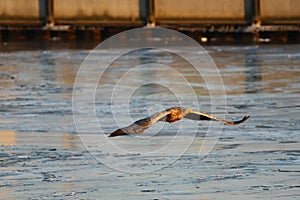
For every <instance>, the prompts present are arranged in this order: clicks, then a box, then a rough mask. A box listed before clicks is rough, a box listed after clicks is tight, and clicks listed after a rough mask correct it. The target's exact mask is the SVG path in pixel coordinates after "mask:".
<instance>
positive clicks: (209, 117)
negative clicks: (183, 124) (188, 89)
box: [184, 111, 250, 125]
mask: <svg viewBox="0 0 300 200" xmlns="http://www.w3.org/2000/svg"><path fill="white" fill-rule="evenodd" d="M184 118H187V119H192V120H215V121H220V122H223V123H225V124H229V125H237V124H240V123H243V122H244V121H246V120H247V119H249V118H250V116H249V115H247V116H244V117H243V118H242V119H241V120H237V121H228V120H225V119H221V118H218V117H215V116H212V115H209V114H206V113H202V112H197V111H191V112H190V113H188V114H187V115H186V116H185V117H184Z"/></svg>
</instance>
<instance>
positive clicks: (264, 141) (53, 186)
mask: <svg viewBox="0 0 300 200" xmlns="http://www.w3.org/2000/svg"><path fill="white" fill-rule="evenodd" d="M205 49H206V50H207V52H208V53H209V54H210V56H211V57H212V58H213V60H214V61H215V63H216V65H217V66H218V69H219V71H220V74H221V76H222V78H223V82H224V87H225V91H226V102H224V101H223V100H222V98H221V97H220V96H219V95H218V94H217V93H218V90H219V87H218V85H216V86H214V85H207V84H206V83H205V80H204V79H205V77H201V76H199V75H198V74H197V73H196V71H195V69H193V68H192V67H191V66H190V65H189V64H188V63H187V62H186V61H185V60H184V59H182V58H180V57H179V56H177V55H174V54H171V53H168V52H164V51H162V50H155V49H144V50H142V51H136V52H131V53H128V54H126V55H124V56H122V57H119V58H118V59H117V60H116V61H115V62H114V63H113V64H112V65H111V66H110V68H109V69H108V70H107V71H105V74H104V75H103V77H102V79H100V80H99V83H98V87H97V90H96V91H95V94H96V96H95V113H96V115H97V117H98V121H99V123H100V124H101V130H99V129H97V126H95V129H93V130H91V128H90V127H93V126H88V125H87V129H86V131H85V132H84V133H83V134H82V135H84V139H83V138H82V135H80V134H78V133H77V130H76V128H75V125H74V120H73V111H74V112H76V113H77V114H79V115H81V114H84V112H85V110H76V109H75V110H73V109H72V92H73V83H74V81H75V77H76V73H77V70H78V69H79V67H80V65H81V63H82V61H83V60H84V59H85V58H86V56H87V55H88V53H89V51H88V50H82V49H72V50H55V49H52V50H47V49H46V50H18V51H9V52H5V51H3V52H1V53H0V58H1V59H0V61H1V63H0V70H1V71H0V129H1V131H0V145H1V147H0V165H1V171H0V177H1V179H0V194H1V196H2V197H5V199H99V198H100V197H101V199H109V198H110V199H124V198H125V196H126V198H131V199H220V198H222V199H240V198H241V195H242V196H243V198H245V199H255V198H257V199H258V198H261V199H298V198H299V196H300V189H299V188H300V182H299V175H300V157H299V156H300V148H299V142H300V135H299V130H300V125H299V119H300V101H299V94H300V53H299V49H300V45H261V46H206V47H205ZM182 51H183V52H182V53H184V54H186V55H189V56H192V57H197V56H199V55H200V54H199V52H198V53H197V52H194V51H193V50H192V49H183V50H182ZM117 53H118V52H109V51H107V52H101V51H100V52H99V53H98V54H97V55H98V57H95V60H94V61H92V62H96V63H97V62H101V60H105V59H107V58H109V57H112V56H116V55H117ZM200 53H201V52H200ZM147 63H148V64H149V63H160V64H162V65H166V66H172V68H173V69H175V71H177V72H179V74H182V75H183V76H184V77H185V78H186V79H187V80H188V83H189V85H188V86H189V87H192V89H193V90H194V92H195V94H196V99H197V101H194V100H195V99H194V98H193V95H191V93H190V92H189V91H188V90H187V89H185V87H186V84H181V83H182V82H181V81H178V79H177V78H176V77H175V78H173V79H172V76H171V75H170V72H169V71H168V70H167V71H164V69H163V68H152V69H149V66H148V65H147ZM145 64H146V65H145ZM137 65H144V67H141V68H139V69H138V70H137V71H134V72H131V74H130V73H129V74H128V73H127V72H128V71H129V70H130V69H132V67H133V66H137ZM126 73H127V76H125V79H122V77H124V75H126ZM164 74H165V76H166V77H167V78H166V80H167V81H169V82H170V81H172V84H173V85H172V87H174V88H179V89H178V90H176V94H174V93H173V92H172V88H167V87H164V86H162V85H159V84H147V85H143V86H141V87H138V88H137V89H136V90H135V91H134V92H133V93H132V95H129V97H130V98H128V99H126V98H123V97H124V94H123V93H122V91H127V90H125V89H124V88H129V89H130V88H132V87H133V86H135V84H136V83H137V82H138V81H139V80H141V79H142V78H145V77H146V79H147V80H148V79H149V80H155V79H157V77H160V76H161V75H164ZM206 76H209V77H210V78H215V77H217V76H218V74H216V73H215V71H213V70H210V69H207V74H206ZM120 79H122V84H120V86H121V87H120V88H121V90H119V91H118V90H116V93H113V89H114V88H115V87H114V86H115V85H116V84H117V83H118V80H120ZM124 80H125V81H124ZM90 81H91V80H90V79H89V77H87V78H86V81H84V82H83V83H82V85H86V86H87V87H89V86H90V85H89V84H90ZM208 87H209V88H210V89H212V88H213V89H215V91H214V92H215V93H213V94H211V91H210V90H209V88H208ZM118 92H121V93H120V94H119V93H118ZM111 94H113V95H115V96H113V97H115V100H116V101H112V100H111V99H112V98H111ZM210 94H211V95H215V97H216V99H217V100H220V101H216V104H214V105H211V96H210ZM125 96H126V95H125ZM117 97H120V98H117ZM85 98H90V97H89V96H86V95H85V91H84V90H83V91H82V99H85ZM179 103H184V105H185V106H188V107H191V108H198V106H200V109H201V110H202V111H203V112H209V113H210V112H213V113H214V114H216V115H218V116H219V115H221V116H223V114H224V110H225V112H226V113H228V114H227V116H226V118H227V119H236V118H239V117H241V116H242V115H246V114H250V115H251V118H250V120H249V121H247V122H246V123H244V124H242V125H241V126H238V127H229V126H224V127H222V132H221V135H220V137H219V139H218V141H217V142H218V143H217V144H216V146H215V147H214V148H213V150H212V152H211V153H210V154H208V156H206V157H205V159H202V158H203V157H201V156H199V154H198V153H199V147H200V146H201V145H203V141H204V140H205V138H206V137H205V136H207V135H206V132H207V130H208V129H209V127H210V126H212V127H211V128H212V129H213V130H214V127H215V126H220V125H216V124H210V123H208V122H201V123H198V122H193V121H188V120H182V121H181V123H175V124H171V125H168V124H166V125H164V124H157V125H156V126H155V127H153V128H152V129H150V131H148V132H147V133H148V134H149V136H147V135H146V136H144V137H120V138H114V139H113V140H112V143H113V144H114V145H116V146H117V147H120V148H121V149H125V150H126V151H127V153H119V154H118V153H110V152H106V151H104V149H103V147H102V146H99V141H100V139H101V138H100V137H99V135H102V136H105V135H107V134H109V133H110V132H111V131H113V130H115V129H116V128H118V125H127V124H129V123H131V122H132V121H134V120H137V119H139V118H142V117H144V116H147V115H148V114H149V113H150V114H151V113H154V112H155V111H157V110H162V109H164V108H166V107H169V106H173V105H174V104H175V105H178V104H179ZM124 105H125V106H124ZM90 106H93V105H86V109H87V110H88V109H90ZM126 106H127V107H126ZM112 108H113V109H114V112H112ZM126 110H128V111H129V115H130V118H128V116H127V115H123V114H122V113H124V112H126ZM116 114H117V117H116V116H114V115H116ZM85 120H86V123H87V124H88V122H89V120H90V119H85ZM194 130H196V133H195V134H196V137H195V138H193V134H191V133H193V131H194ZM178 132H179V133H182V137H181V138H179V141H181V140H184V141H186V140H189V139H191V141H192V142H191V146H190V147H189V148H188V150H187V152H185V154H184V155H182V156H180V155H181V154H180V153H179V152H180V151H181V149H182V148H184V147H182V146H181V145H182V143H179V144H178V145H177V146H172V148H171V150H172V152H173V153H174V152H175V153H174V154H172V155H170V154H165V155H162V154H154V155H153V154H151V152H155V150H157V149H160V148H163V147H164V146H166V145H167V144H169V143H170V140H172V139H173V138H174V135H175V134H176V133H178ZM157 133H158V134H157ZM153 134H156V135H155V136H153V137H152V135H153ZM80 137H81V138H80ZM105 138H106V136H105ZM82 139H83V141H84V142H86V141H87V142H88V146H84V145H86V143H85V144H84V145H83V144H82ZM98 139H99V141H98ZM100 145H101V144H100ZM177 150H178V151H177ZM143 153H146V154H147V153H148V154H149V153H150V154H149V155H145V154H143ZM107 158H109V159H108V160H106V159H107ZM107 162H108V163H107ZM115 169H117V170H115ZM120 169H123V170H124V171H129V172H131V173H124V172H120ZM139 169H145V170H144V171H143V172H144V173H143V174H135V173H134V172H137V171H138V170H139ZM150 169H151V170H152V169H153V170H156V171H151V170H150ZM121 171H122V170H121ZM132 172H133V173H132ZM145 172H148V173H145Z"/></svg>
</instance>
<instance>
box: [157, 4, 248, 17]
mask: <svg viewBox="0 0 300 200" xmlns="http://www.w3.org/2000/svg"><path fill="white" fill-rule="evenodd" d="M154 5H155V7H154V15H155V19H157V20H180V19H185V20H195V19H196V20H200V21H201V20H202V21H205V20H214V21H216V20H232V21H234V20H239V21H241V20H244V17H245V14H244V0H184V1H181V0H178V1H174V0H155V3H154Z"/></svg>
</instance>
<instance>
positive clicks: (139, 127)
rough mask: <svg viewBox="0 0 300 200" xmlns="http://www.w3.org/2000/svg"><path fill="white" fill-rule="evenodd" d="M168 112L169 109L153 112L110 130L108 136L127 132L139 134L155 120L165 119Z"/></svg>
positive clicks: (126, 133)
mask: <svg viewBox="0 0 300 200" xmlns="http://www.w3.org/2000/svg"><path fill="white" fill-rule="evenodd" d="M168 114H170V110H164V111H162V112H158V113H155V114H153V115H151V116H150V117H146V118H143V119H140V120H137V121H135V122H133V123H132V124H131V125H129V126H127V127H123V128H120V129H118V130H116V131H114V132H112V133H111V134H110V135H109V136H108V137H115V136H119V135H128V134H141V133H143V132H144V131H145V130H146V129H147V128H149V127H150V126H152V125H153V124H155V123H156V122H158V121H165V119H166V116H167V115H168Z"/></svg>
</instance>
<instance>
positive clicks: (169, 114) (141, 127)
mask: <svg viewBox="0 0 300 200" xmlns="http://www.w3.org/2000/svg"><path fill="white" fill-rule="evenodd" d="M249 117H250V116H245V117H244V118H243V119H241V120H239V121H227V120H224V119H220V118H217V117H214V116H212V115H209V114H205V113H201V112H197V111H193V110H192V109H190V108H182V107H171V108H169V109H167V110H164V111H162V112H158V113H155V114H153V115H151V116H150V117H146V118H143V119H140V120H137V121H135V122H134V123H133V124H131V125H129V126H127V127H124V128H120V129H118V130H116V131H114V132H112V133H111V134H110V135H109V137H115V136H119V135H128V134H141V133H143V132H144V131H145V130H146V129H147V128H149V127H150V126H152V125H153V124H155V123H157V122H159V121H163V122H169V123H173V122H175V121H178V120H181V119H182V118H187V119H191V120H215V121H221V122H223V123H225V124H229V125H236V124H240V123H242V122H244V121H246V120H247V119H248V118H249Z"/></svg>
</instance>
